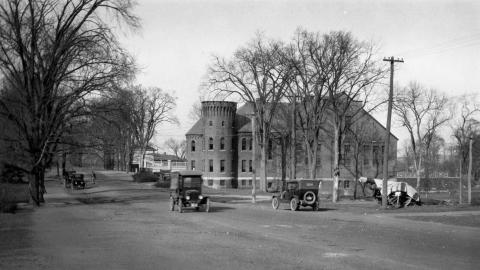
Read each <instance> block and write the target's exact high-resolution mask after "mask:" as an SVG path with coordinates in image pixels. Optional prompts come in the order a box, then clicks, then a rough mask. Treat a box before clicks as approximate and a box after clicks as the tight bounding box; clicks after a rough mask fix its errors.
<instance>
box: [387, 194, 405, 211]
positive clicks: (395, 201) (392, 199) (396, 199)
mask: <svg viewBox="0 0 480 270" xmlns="http://www.w3.org/2000/svg"><path fill="white" fill-rule="evenodd" d="M388 203H389V204H390V205H392V206H393V207H395V208H400V207H401V206H402V204H401V202H400V196H395V195H390V196H389V198H388Z"/></svg>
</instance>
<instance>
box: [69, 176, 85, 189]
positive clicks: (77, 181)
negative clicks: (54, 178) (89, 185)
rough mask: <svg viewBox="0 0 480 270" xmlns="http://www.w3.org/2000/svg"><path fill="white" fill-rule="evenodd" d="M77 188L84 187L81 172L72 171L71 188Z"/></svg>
mask: <svg viewBox="0 0 480 270" xmlns="http://www.w3.org/2000/svg"><path fill="white" fill-rule="evenodd" d="M77 188H82V189H85V180H84V175H83V174H82V173H74V174H73V175H72V189H77Z"/></svg>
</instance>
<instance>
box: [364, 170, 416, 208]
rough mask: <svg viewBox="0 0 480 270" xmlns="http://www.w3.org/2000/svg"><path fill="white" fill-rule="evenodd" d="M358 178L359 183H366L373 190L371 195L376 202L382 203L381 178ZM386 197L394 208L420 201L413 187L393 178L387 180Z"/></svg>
mask: <svg viewBox="0 0 480 270" xmlns="http://www.w3.org/2000/svg"><path fill="white" fill-rule="evenodd" d="M358 180H359V182H360V183H364V184H367V185H368V186H369V188H370V189H371V190H373V197H374V198H375V199H377V201H378V203H382V194H383V180H382V179H373V178H367V177H360V178H359V179H358ZM387 198H388V201H387V203H388V205H391V206H393V207H395V208H400V207H405V206H409V205H414V204H420V203H421V201H420V195H419V194H418V192H417V190H416V189H415V188H413V187H412V186H410V185H409V184H408V183H406V182H397V181H395V179H392V180H387Z"/></svg>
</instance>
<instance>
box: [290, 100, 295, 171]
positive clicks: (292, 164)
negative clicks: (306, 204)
mask: <svg viewBox="0 0 480 270" xmlns="http://www.w3.org/2000/svg"><path fill="white" fill-rule="evenodd" d="M292 97H293V114H292V142H291V144H290V154H291V155H292V158H291V159H290V162H291V164H290V179H296V178H297V135H296V134H297V132H296V129H295V126H296V124H297V121H296V120H297V119H296V118H297V96H296V95H293V96H292Z"/></svg>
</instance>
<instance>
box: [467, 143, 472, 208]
mask: <svg viewBox="0 0 480 270" xmlns="http://www.w3.org/2000/svg"><path fill="white" fill-rule="evenodd" d="M472 146H473V138H472V137H470V146H469V150H468V159H469V160H468V178H467V185H468V186H467V188H468V204H472Z"/></svg>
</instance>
